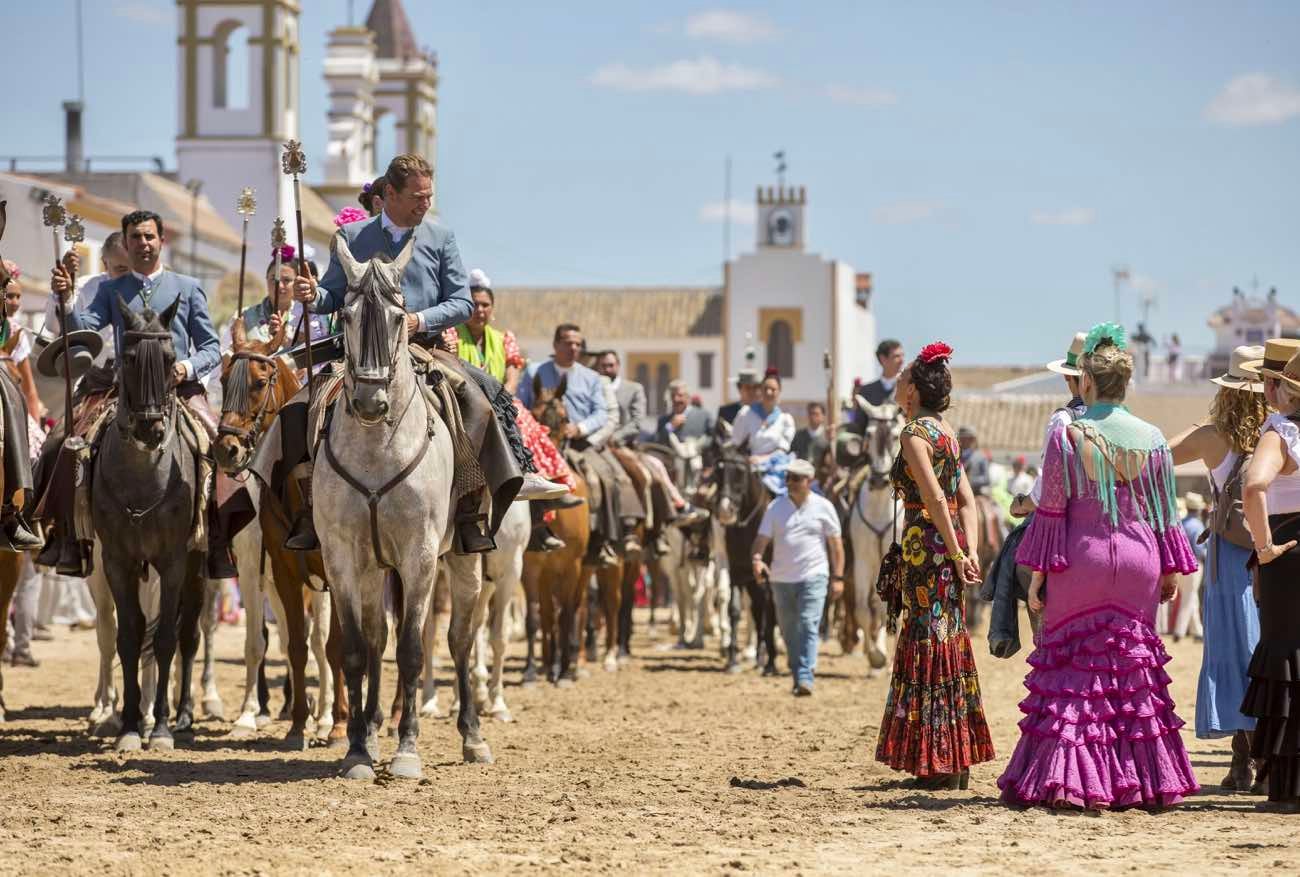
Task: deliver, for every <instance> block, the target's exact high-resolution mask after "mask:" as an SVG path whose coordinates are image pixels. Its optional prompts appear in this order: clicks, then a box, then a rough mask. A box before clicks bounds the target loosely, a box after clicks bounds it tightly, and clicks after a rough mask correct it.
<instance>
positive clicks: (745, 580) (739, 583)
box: [713, 447, 780, 676]
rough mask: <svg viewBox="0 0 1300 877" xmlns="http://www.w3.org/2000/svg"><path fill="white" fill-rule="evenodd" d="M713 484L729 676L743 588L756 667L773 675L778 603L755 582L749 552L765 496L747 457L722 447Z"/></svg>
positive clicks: (736, 665)
mask: <svg viewBox="0 0 1300 877" xmlns="http://www.w3.org/2000/svg"><path fill="white" fill-rule="evenodd" d="M713 477H714V483H715V484H716V485H717V508H716V511H715V514H716V516H717V519H718V521H719V522H720V523H721V524H722V525H723V527H725V528H726V543H727V568H728V569H729V570H730V582H731V598H730V600H729V601H728V604H727V612H728V615H729V620H730V623H731V637H730V640H729V642H728V645H727V665H726V671H727V672H728V673H738V672H740V669H741V668H740V662H739V661H738V660H737V658H736V652H737V650H738V648H737V647H738V645H739V640H740V637H739V632H740V608H741V602H742V601H741V589H742V588H743V589H744V590H745V591H747V592H748V593H749V604H750V613H751V616H752V619H753V628H754V633H755V634H756V636H757V638H758V653H757V658H758V662H759V664H760V665H761V667H762V670H763V675H764V676H776V675H779V672H780V671H778V670H777V668H776V604H775V603H774V602H773V601H772V587H771V585H770V584H769V583H767V582H760V581H758V580H757V579H755V578H754V572H753V569H754V565H753V564H752V563H750V556H751V554H750V551H751V548H752V546H753V544H754V537H755V536H756V535H758V525H759V524H760V523H761V522H762V520H763V511H764V510H765V509H766V508H767V503H768V499H769V497H768V493H767V488H766V487H764V486H763V481H762V479H760V478H759V477H758V474H757V473H756V472H754V470H753V468H752V467H751V466H750V465H749V458H748V457H746V456H745V455H744V454H742V453H740V452H739V451H736V450H735V449H733V448H730V447H724V448H722V450H721V452H720V454H719V457H718V461H717V465H716V466H715V467H714V471H713Z"/></svg>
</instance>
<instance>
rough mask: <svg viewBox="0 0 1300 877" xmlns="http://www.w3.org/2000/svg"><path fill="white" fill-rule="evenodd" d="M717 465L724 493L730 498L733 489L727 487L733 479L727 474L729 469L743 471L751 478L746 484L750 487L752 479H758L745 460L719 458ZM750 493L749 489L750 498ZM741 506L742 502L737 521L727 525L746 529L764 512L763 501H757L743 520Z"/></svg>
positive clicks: (737, 510)
mask: <svg viewBox="0 0 1300 877" xmlns="http://www.w3.org/2000/svg"><path fill="white" fill-rule="evenodd" d="M717 467H718V477H719V479H721V481H722V485H721V487H722V495H723V496H724V497H726V498H728V499H730V498H731V497H730V494H731V491H730V490H728V488H727V485H728V484H729V483H730V481H731V478H730V477H729V476H728V474H727V470H728V469H737V470H739V471H740V472H741V473H742V477H744V478H746V479H750V482H749V484H747V485H746V487H749V486H750V484H752V481H753V480H756V479H757V476H756V475H755V474H754V470H753V469H752V468H750V465H749V463H748V462H746V461H745V460H737V459H731V460H728V459H727V458H726V457H723V458H721V459H719V460H718V463H717ZM748 493H752V491H747V495H746V498H748ZM740 508H741V507H740V504H739V503H737V506H736V517H737V520H736V523H734V524H730V525H727V526H730V527H735V528H740V529H744V528H746V527H748V526H749V525H750V524H752V523H754V518H755V517H757V516H758V515H760V514H761V513H762V512H763V503H762V502H755V503H754V508H753V509H752V510H751V511H750V513H749V514H748V515H747V516H746V517H745V518H744V519H743V520H742V519H740Z"/></svg>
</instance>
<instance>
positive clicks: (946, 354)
mask: <svg viewBox="0 0 1300 877" xmlns="http://www.w3.org/2000/svg"><path fill="white" fill-rule="evenodd" d="M920 359H921V362H923V363H925V364H926V365H930V364H931V363H935V362H947V361H948V360H949V359H952V348H951V347H949V346H948V345H947V344H944V343H943V342H942V341H936V342H934V343H933V344H927V345H925V347H922V348H921V357H920Z"/></svg>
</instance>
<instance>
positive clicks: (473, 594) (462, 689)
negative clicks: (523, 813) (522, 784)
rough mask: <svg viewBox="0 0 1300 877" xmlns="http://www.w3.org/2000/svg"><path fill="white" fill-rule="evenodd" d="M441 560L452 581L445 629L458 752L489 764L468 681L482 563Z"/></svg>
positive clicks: (489, 755) (457, 557) (476, 558)
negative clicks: (452, 671)
mask: <svg viewBox="0 0 1300 877" xmlns="http://www.w3.org/2000/svg"><path fill="white" fill-rule="evenodd" d="M443 562H444V563H446V564H447V567H448V569H447V573H448V576H449V579H450V581H451V624H450V625H449V627H448V628H447V645H448V646H449V647H450V649H451V657H452V660H453V661H455V664H456V691H457V695H458V696H459V698H460V711H459V713H458V714H457V716H456V728H457V729H458V730H459V731H460V736H461V753H462V755H463V757H464V759H465V761H467V762H470V763H473V764H491V763H492V750H491V749H490V748H489V747H488V744H487V741H486V740H484V739H483V736H482V733H481V731H480V729H479V721H478V706H477V705H476V704H475V703H474V696H473V692H471V691H470V681H469V650H470V647H471V646H472V645H473V638H474V631H475V630H476V629H477V628H478V627H479V626H480V625H481V624H482V622H483V619H482V617H476V616H478V613H477V612H476V609H477V608H478V605H479V600H478V597H479V593H480V592H481V591H482V587H483V565H482V563H481V562H480V558H479V556H478V555H476V554H470V555H459V554H449V555H447V556H446V557H445V558H444V559H443Z"/></svg>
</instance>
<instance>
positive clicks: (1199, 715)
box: [1196, 455, 1259, 739]
mask: <svg viewBox="0 0 1300 877" xmlns="http://www.w3.org/2000/svg"><path fill="white" fill-rule="evenodd" d="M1230 456H1231V455H1230ZM1234 462H1235V459H1234ZM1225 464H1227V465H1226V466H1225V465H1224V464H1220V467H1219V469H1216V471H1220V470H1224V469H1228V468H1231V465H1232V464H1231V463H1227V461H1225ZM1216 481H1217V479H1216ZM1216 486H1217V485H1216ZM1210 539H1211V540H1212V542H1213V546H1212V548H1211V549H1210V555H1209V560H1208V561H1206V564H1205V589H1204V592H1203V597H1202V606H1203V607H1204V616H1205V617H1204V619H1203V622H1202V623H1203V626H1204V628H1205V642H1204V644H1203V645H1204V651H1203V652H1202V657H1201V676H1200V680H1199V682H1198V683H1197V686H1196V736H1197V737H1199V738H1201V739H1211V738H1214V737H1226V736H1230V735H1231V734H1233V733H1234V732H1236V731H1253V730H1255V720H1254V719H1253V718H1251V717H1250V716H1245V715H1242V713H1241V702H1242V698H1244V697H1245V694H1246V686H1247V684H1248V683H1249V682H1250V680H1249V679H1248V678H1247V676H1246V669H1247V668H1248V667H1249V666H1250V656H1251V655H1252V654H1254V652H1255V646H1256V645H1257V644H1258V643H1259V610H1258V609H1257V608H1256V607H1255V597H1254V595H1253V594H1252V593H1251V590H1250V581H1251V576H1250V572H1249V571H1248V570H1247V569H1246V561H1247V560H1249V559H1250V554H1251V552H1250V549H1248V548H1240V547H1238V546H1236V545H1233V544H1232V543H1231V542H1229V541H1228V540H1227V539H1224V538H1223V537H1222V536H1219V535H1218V534H1211V536H1210Z"/></svg>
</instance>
